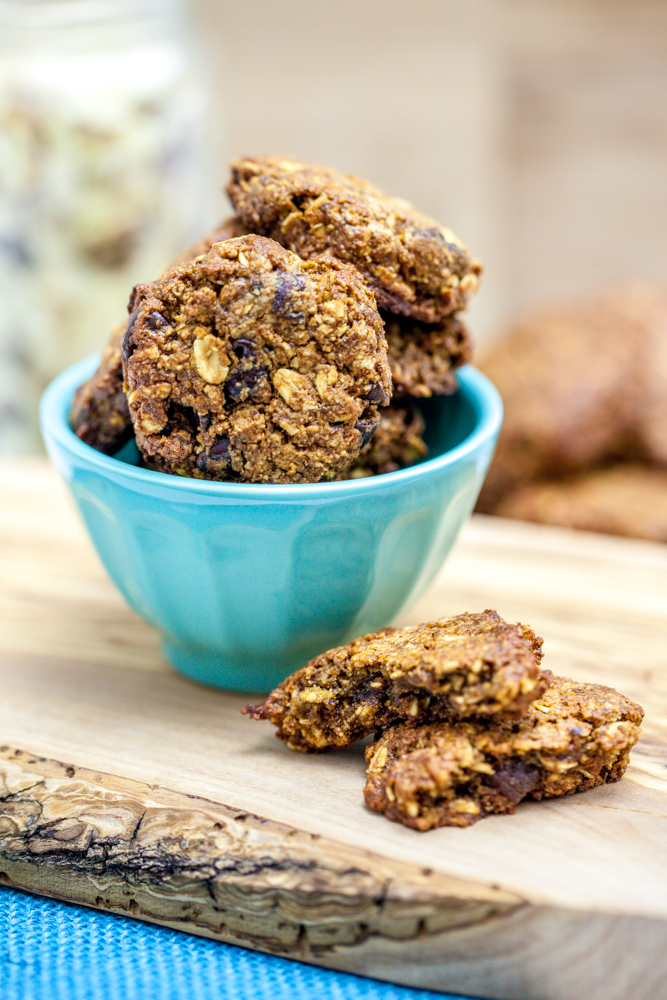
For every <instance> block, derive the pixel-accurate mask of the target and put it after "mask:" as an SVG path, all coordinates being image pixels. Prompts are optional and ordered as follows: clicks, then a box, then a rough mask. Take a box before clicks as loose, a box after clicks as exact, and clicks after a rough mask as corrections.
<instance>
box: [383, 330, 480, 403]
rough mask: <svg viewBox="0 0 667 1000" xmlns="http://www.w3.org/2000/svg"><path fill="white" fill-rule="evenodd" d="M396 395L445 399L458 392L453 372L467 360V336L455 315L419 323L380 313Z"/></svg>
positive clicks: (468, 346) (468, 338) (469, 353)
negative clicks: (438, 320)
mask: <svg viewBox="0 0 667 1000" xmlns="http://www.w3.org/2000/svg"><path fill="white" fill-rule="evenodd" d="M381 316H382V318H383V319H384V332H385V336H386V338H387V350H388V354H389V367H390V368H391V377H392V379H393V382H394V395H395V396H403V395H407V396H417V397H422V398H424V397H428V396H447V395H449V394H450V393H452V392H456V390H457V389H458V381H457V378H456V369H457V368H459V367H460V366H461V365H463V364H466V363H467V362H468V361H470V358H471V355H472V347H471V343H470V337H469V335H468V331H467V330H466V328H465V326H464V325H463V323H462V322H461V320H460V319H459V318H458V316H446V317H445V319H443V320H441V321H440V322H439V323H419V322H417V321H416V320H411V319H408V318H407V317H405V316H392V315H391V314H390V313H381Z"/></svg>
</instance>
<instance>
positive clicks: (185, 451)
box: [122, 236, 391, 483]
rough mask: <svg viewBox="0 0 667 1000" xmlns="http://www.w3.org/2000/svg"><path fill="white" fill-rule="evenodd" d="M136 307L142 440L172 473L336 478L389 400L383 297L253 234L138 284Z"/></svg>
mask: <svg viewBox="0 0 667 1000" xmlns="http://www.w3.org/2000/svg"><path fill="white" fill-rule="evenodd" d="M132 308H133V312H132V315H131V317H130V322H129V324H128V327H127V331H126V333H125V336H124V339H123V348H122V355H123V370H124V373H125V390H126V395H127V399H128V403H129V407H130V414H131V417H132V423H133V425H134V430H135V436H136V441H137V446H138V448H139V450H140V452H141V453H142V455H143V456H144V458H145V459H146V461H147V463H149V464H150V465H151V466H152V467H153V468H159V469H161V470H162V471H163V472H169V473H173V474H176V475H183V476H194V477H195V478H202V479H223V480H225V479H238V480H244V481H246V482H254V483H309V482H319V481H320V480H325V479H332V478H334V477H335V476H336V475H338V474H339V473H341V472H342V471H343V470H344V469H346V468H347V466H348V465H350V463H351V462H352V461H353V460H354V459H355V458H356V457H357V455H358V454H359V452H360V450H361V449H362V447H363V446H364V444H366V442H367V441H368V440H369V439H370V437H371V435H372V433H373V431H374V430H375V428H376V426H377V423H378V419H379V417H378V411H377V404H384V403H386V402H388V400H389V397H390V395H391V375H390V372H389V366H388V364H387V346H386V341H385V338H384V331H383V325H382V321H381V319H380V316H379V313H378V311H377V309H376V307H375V301H374V299H373V296H372V293H371V292H369V290H368V289H367V288H366V286H365V284H364V282H363V281H362V280H361V277H360V276H359V274H358V272H357V271H356V270H355V269H354V268H352V267H349V266H348V265H346V264H342V263H341V262H340V261H337V260H334V259H333V258H326V257H320V258H318V259H317V260H312V261H304V260H301V258H299V257H297V256H296V254H293V253H292V252H291V251H289V250H285V249H284V248H283V247H281V246H279V245H278V244H277V243H275V242H274V241H273V240H269V239H265V238H264V237H261V236H242V237H239V238H237V239H232V240H227V241H225V242H224V243H217V244H215V245H214V246H213V247H212V248H211V250H209V252H208V253H207V254H205V255H204V256H203V257H198V258H197V259H196V260H194V261H191V262H190V263H188V264H183V265H181V266H180V267H177V268H174V269H173V270H172V271H169V272H168V273H167V274H166V275H165V276H164V277H162V278H161V279H159V280H158V281H155V282H152V283H151V284H149V285H139V286H137V288H136V289H135V295H134V298H133V301H132Z"/></svg>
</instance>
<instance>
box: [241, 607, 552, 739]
mask: <svg viewBox="0 0 667 1000" xmlns="http://www.w3.org/2000/svg"><path fill="white" fill-rule="evenodd" d="M541 659H542V640H541V639H540V638H538V637H537V636H536V635H535V633H534V632H533V631H532V630H531V629H530V628H528V627H527V626H525V625H509V624H508V623H507V622H505V621H503V619H502V618H501V617H500V615H499V614H498V613H497V612H496V611H484V612H482V613H481V614H462V615H456V616H455V617H453V618H441V619H439V620H438V621H434V622H427V623H425V624H423V625H411V626H409V627H407V628H403V629H392V628H386V629H382V630H381V631H380V632H375V633H372V634H370V635H365V636H361V637H360V638H359V639H355V641H354V642H352V643H350V644H349V645H347V646H339V647H337V648H336V649H331V650H329V651H328V652H326V653H322V655H321V656H318V657H316V658H315V659H314V660H311V661H310V663H307V664H306V666H305V667H302V668H301V669H300V670H297V671H296V672H295V673H293V674H291V675H290V676H289V677H288V678H287V679H286V680H284V681H283V683H282V684H281V685H280V686H279V687H277V688H276V689H275V690H274V691H272V692H271V694H270V695H269V696H268V698H266V699H265V700H264V701H263V702H262V703H261V704H259V705H249V706H247V708H246V709H244V712H246V714H249V715H251V716H252V718H253V719H269V720H270V721H271V722H272V723H273V724H274V725H275V726H276V727H277V729H278V733H277V735H278V737H279V738H280V739H281V740H284V742H285V743H286V744H287V745H288V746H289V747H290V748H291V749H292V750H303V751H308V750H323V749H324V748H325V747H330V746H339V747H340V746H347V744H348V743H353V742H354V741H355V740H359V739H362V737H364V736H367V735H368V734H369V733H372V732H374V731H375V730H377V729H380V728H381V727H383V726H386V725H389V724H390V723H392V722H394V721H396V720H397V719H411V720H412V721H413V722H414V723H415V724H417V723H419V722H422V721H425V720H429V719H433V718H449V719H451V718H458V717H462V716H466V715H471V714H476V715H479V716H484V717H487V718H488V717H489V716H493V715H496V714H501V715H507V716H516V715H518V714H520V713H521V712H523V711H524V710H525V709H526V706H527V705H528V704H529V703H530V702H531V701H532V700H533V699H534V698H537V697H538V696H539V695H540V694H542V692H543V691H544V690H545V688H546V686H547V683H548V677H547V676H545V675H544V674H543V673H542V671H541V670H540V661H541Z"/></svg>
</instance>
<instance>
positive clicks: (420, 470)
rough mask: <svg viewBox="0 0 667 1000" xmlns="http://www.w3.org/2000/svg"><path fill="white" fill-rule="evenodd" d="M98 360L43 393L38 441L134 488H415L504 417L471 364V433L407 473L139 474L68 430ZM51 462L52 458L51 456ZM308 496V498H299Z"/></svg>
mask: <svg viewBox="0 0 667 1000" xmlns="http://www.w3.org/2000/svg"><path fill="white" fill-rule="evenodd" d="M99 361H100V355H99V354H94V355H89V356H88V357H86V358H84V359H82V360H81V361H78V362H76V363H75V364H73V365H70V367H69V368H66V369H65V370H64V371H63V372H61V373H60V375H57V376H56V378H54V379H53V381H52V382H51V383H50V385H49V386H47V388H46V389H45V391H44V393H43V395H42V398H41V401H40V408H39V411H40V426H41V430H42V436H43V438H44V441H45V443H46V445H47V450H48V451H49V452H51V449H50V448H49V442H50V439H52V440H53V442H54V443H56V444H57V445H58V446H59V447H60V448H61V449H64V450H65V451H66V452H68V453H69V454H70V455H71V456H72V457H74V458H76V459H78V461H79V463H80V464H85V465H88V466H92V467H94V468H96V469H97V470H98V471H99V472H100V473H102V474H104V475H107V476H112V477H120V478H125V479H128V480H131V481H133V482H134V483H136V484H139V483H144V484H145V485H146V486H147V487H148V486H157V485H158V484H159V485H160V486H161V487H164V488H169V489H171V490H173V491H174V492H176V493H185V494H188V493H189V494H196V495H199V496H210V497H211V499H214V498H220V499H222V498H225V499H228V498H235V499H239V500H241V499H258V500H259V499H261V500H264V501H266V500H271V499H276V500H286V499H293V500H295V501H296V500H299V499H301V500H304V499H306V496H310V497H313V498H314V497H315V496H317V497H318V498H320V499H323V498H324V497H328V496H330V497H332V498H333V497H340V498H342V497H343V496H347V495H350V494H354V495H358V494H363V493H375V492H378V490H385V489H387V488H388V487H390V486H399V485H411V484H412V485H416V483H417V482H418V481H419V480H420V479H422V478H424V476H428V475H429V474H434V473H441V472H442V471H443V470H445V469H446V468H448V467H450V466H454V465H456V464H457V463H458V462H460V461H461V460H462V459H465V458H466V457H469V456H470V455H472V454H473V453H474V452H475V451H477V449H478V448H480V446H483V445H484V444H486V443H487V442H488V441H489V440H493V439H494V438H495V436H496V435H497V433H498V432H499V430H500V425H501V423H502V418H503V404H502V401H501V398H500V395H499V393H498V390H497V389H496V387H495V386H494V385H493V383H492V382H491V381H490V380H489V379H488V378H487V377H486V376H485V375H483V374H482V372H480V371H479V369H477V368H475V367H474V366H473V365H469V364H468V365H463V366H462V367H461V368H459V369H457V376H458V380H459V386H460V388H459V391H460V392H462V393H463V394H464V395H465V396H467V397H468V399H469V400H470V401H471V402H472V404H473V409H474V411H475V414H476V420H475V425H474V427H473V429H472V431H471V432H470V434H469V435H468V436H467V437H465V438H464V439H463V441H460V442H459V444H457V445H454V447H453V448H450V449H449V451H446V452H443V454H441V455H437V456H436V457H435V458H430V459H426V460H425V461H423V462H420V463H419V464H417V465H412V466H409V467H408V468H407V469H398V470H397V471H396V472H387V473H384V474H383V475H381V476H368V477H365V478H363V479H347V480H343V481H338V482H326V483H290V484H275V483H237V482H235V483H225V482H219V481H216V480H209V479H190V478H189V477H186V476H172V475H169V474H168V473H164V472H155V471H153V470H152V469H142V468H139V467H138V466H135V465H130V464H128V463H126V462H119V461H118V460H117V459H116V458H115V457H114V456H113V455H105V454H104V453H103V452H100V451H97V450H96V449H95V448H93V447H91V445H89V444H86V443H85V442H84V441H82V440H81V439H80V438H78V437H77V436H76V434H75V433H74V431H73V430H72V429H71V427H70V425H69V411H70V407H71V403H72V398H73V396H74V392H75V390H76V389H77V388H78V386H79V385H80V384H81V383H82V382H84V381H85V380H86V379H87V378H89V377H90V375H92V373H93V372H94V371H95V369H96V368H97V366H98V364H99ZM52 457H53V456H52ZM304 491H307V493H304Z"/></svg>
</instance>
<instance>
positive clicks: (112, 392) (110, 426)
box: [70, 218, 247, 455]
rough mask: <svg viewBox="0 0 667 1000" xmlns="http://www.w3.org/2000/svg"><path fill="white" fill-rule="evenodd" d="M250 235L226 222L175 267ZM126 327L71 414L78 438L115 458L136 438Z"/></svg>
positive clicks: (117, 331) (114, 334)
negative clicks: (124, 350)
mask: <svg viewBox="0 0 667 1000" xmlns="http://www.w3.org/2000/svg"><path fill="white" fill-rule="evenodd" d="M246 232H247V230H246V228H245V226H244V225H243V223H242V222H241V220H240V219H237V218H232V219H226V220H225V221H224V222H221V223H220V224H219V225H218V226H216V227H215V229H213V230H212V231H211V232H210V233H208V234H207V235H206V236H204V237H203V238H202V239H201V240H199V241H198V242H197V243H195V244H194V245H193V246H191V247H189V248H188V249H187V250H184V251H183V253H182V254H181V255H180V256H179V257H178V259H177V260H176V261H174V264H181V263H185V262H186V261H188V260H193V259H194V258H195V257H199V256H200V254H204V253H206V252H207V251H208V250H210V249H211V247H212V246H213V244H214V243H220V242H221V241H222V240H229V239H232V238H233V237H235V236H244V235H245V234H246ZM172 266H173V265H172ZM126 326H127V320H126V321H125V322H124V323H123V324H121V325H120V326H117V327H114V329H113V330H112V331H111V336H110V337H109V342H108V343H107V345H106V347H105V349H104V352H103V354H102V360H101V362H100V365H99V368H98V369H97V370H96V371H95V372H94V373H93V374H92V375H91V376H90V378H89V379H88V380H87V381H86V382H84V383H83V385H80V386H79V388H78V389H77V391H76V393H75V396H74V401H73V403H72V409H71V412H70V426H71V428H72V430H73V431H74V433H75V434H76V435H77V437H79V438H81V440H82V441H85V442H86V444H89V445H90V446H91V447H92V448H95V449H96V450H97V451H103V452H104V453H105V454H106V455H113V454H114V453H115V452H117V451H118V449H119V448H121V447H122V446H123V445H124V444H125V442H126V441H129V439H130V438H131V437H132V422H131V420H130V411H129V409H128V406H127V399H126V398H125V393H124V392H123V365H122V361H121V354H120V349H121V344H122V342H123V335H124V333H125V328H126Z"/></svg>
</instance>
